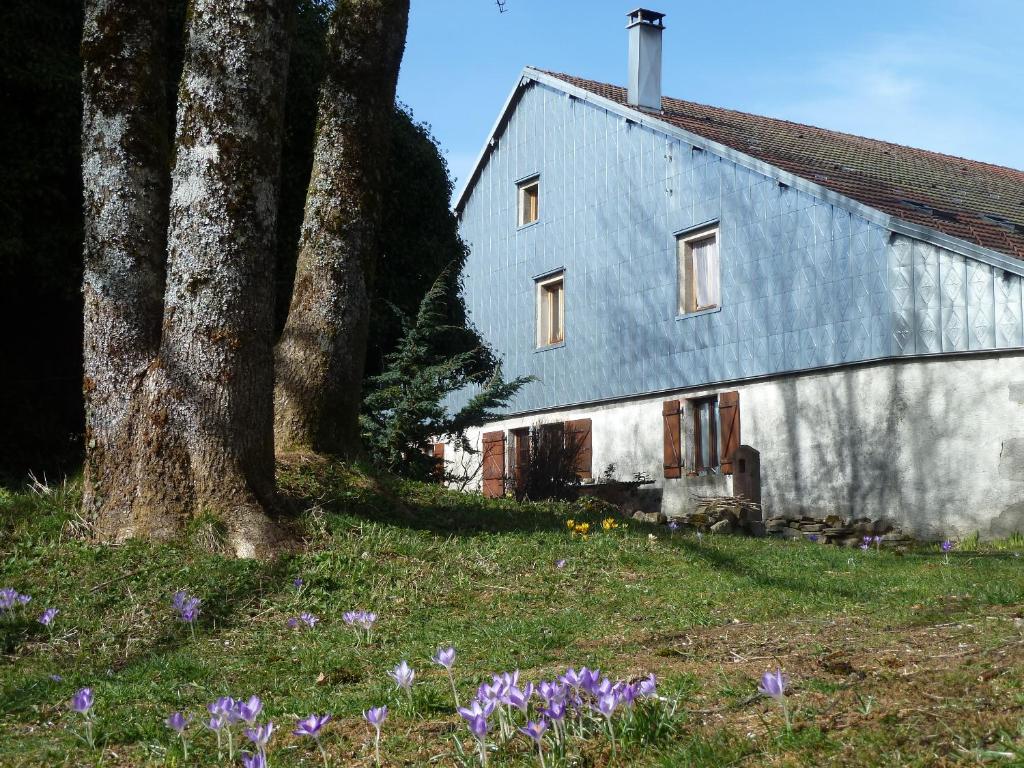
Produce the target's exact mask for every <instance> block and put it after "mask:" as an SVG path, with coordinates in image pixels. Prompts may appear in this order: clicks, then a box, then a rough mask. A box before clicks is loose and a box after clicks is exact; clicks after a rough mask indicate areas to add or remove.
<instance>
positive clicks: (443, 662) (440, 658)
mask: <svg viewBox="0 0 1024 768" xmlns="http://www.w3.org/2000/svg"><path fill="white" fill-rule="evenodd" d="M430 660H431V661H433V662H434V663H435V664H438V665H440V666H442V667H444V668H445V669H447V670H448V671H449V672H450V671H451V669H452V665H453V664H454V663H455V649H454V648H452V647H451V646H449V647H447V648H438V649H437V653H435V654H434V655H433V656H431V657H430Z"/></svg>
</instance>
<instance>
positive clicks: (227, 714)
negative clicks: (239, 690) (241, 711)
mask: <svg viewBox="0 0 1024 768" xmlns="http://www.w3.org/2000/svg"><path fill="white" fill-rule="evenodd" d="M235 707H236V705H235V700H234V699H233V698H231V697H230V696H221V697H220V698H218V699H217V700H216V701H214V702H211V703H210V704H207V705H206V709H207V710H208V711H209V713H210V714H211V715H221V716H222V717H223V718H224V719H225V720H233V719H235V718H234V717H232V716H233V715H234V714H235Z"/></svg>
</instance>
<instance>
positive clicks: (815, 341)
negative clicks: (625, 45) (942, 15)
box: [450, 82, 1024, 412]
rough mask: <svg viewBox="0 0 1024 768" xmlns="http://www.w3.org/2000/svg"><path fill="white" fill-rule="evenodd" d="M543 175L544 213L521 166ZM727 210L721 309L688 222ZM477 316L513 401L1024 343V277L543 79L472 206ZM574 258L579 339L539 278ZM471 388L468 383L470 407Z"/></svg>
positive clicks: (471, 278)
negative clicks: (545, 332) (541, 299)
mask: <svg viewBox="0 0 1024 768" xmlns="http://www.w3.org/2000/svg"><path fill="white" fill-rule="evenodd" d="M533 174H540V215H539V220H538V221H537V222H536V223H534V224H531V225H527V226H525V227H517V226H516V224H517V209H516V206H517V194H516V182H517V181H518V180H520V179H523V178H526V177H529V176H531V175H533ZM708 222H718V224H719V227H720V230H719V232H720V234H719V237H720V254H721V296H722V300H721V304H722V306H721V309H720V310H719V311H714V312H710V313H706V314H697V315H692V316H682V317H679V316H677V311H676V310H677V305H678V296H677V290H678V286H677V263H676V261H677V256H676V233H678V232H680V231H685V230H687V229H691V228H694V227H697V226H700V225H702V224H705V223H708ZM461 232H462V235H463V237H464V238H465V240H466V242H467V243H468V244H469V247H470V257H469V260H468V262H467V264H466V269H465V273H464V279H465V291H466V300H467V305H468V308H469V312H470V317H471V319H472V321H473V322H474V323H475V324H476V326H477V327H478V328H479V330H480V331H481V333H482V334H483V336H484V338H485V339H487V341H488V342H489V343H490V344H492V346H493V347H494V349H495V350H496V351H497V352H498V353H499V354H500V355H501V356H502V357H503V358H504V361H505V370H504V372H505V374H506V376H507V377H509V378H511V377H513V376H520V375H533V376H536V377H537V379H538V381H536V382H534V383H532V384H529V385H527V386H526V387H525V388H524V389H523V390H522V391H521V393H520V394H519V396H518V397H517V398H516V400H515V401H514V402H513V403H512V407H511V409H510V410H511V411H512V412H521V411H530V410H537V409H543V408H551V407H557V406H564V405H569V404H576V403H584V402H592V401H598V400H605V399H610V398H619V397H628V396H634V395H639V394H643V393H647V392H655V391H659V390H667V389H679V388H685V387H691V386H693V387H696V386H704V385H709V384H714V383H717V382H725V381H730V380H736V379H744V378H749V377H754V376H762V375H767V374H778V373H785V372H791V371H792V372H795V371H804V370H808V369H813V368H819V367H823V366H832V365H836V364H841V363H852V362H858V361H864V360H871V359H877V358H882V357H889V356H903V355H921V354H931V353H940V352H958V351H968V350H980V349H997V348H1000V349H1001V348H1010V347H1019V346H1021V344H1022V343H1024V324H1022V323H1024V306H1022V288H1021V278H1020V277H1019V276H1016V275H1012V274H1009V273H1006V272H1004V271H1003V270H1001V269H999V268H998V267H993V266H990V265H988V264H984V263H981V262H979V261H976V260H974V259H971V258H968V257H964V256H962V255H960V254H957V253H953V252H951V251H948V250H945V249H943V248H941V247H938V246H936V245H933V244H930V243H925V242H921V241H917V240H913V239H911V238H909V237H907V236H905V235H901V234H895V233H891V232H890V231H888V230H887V229H885V228H883V227H881V226H879V225H877V224H874V223H871V222H868V221H866V220H864V219H863V218H861V217H859V216H857V215H855V214H852V213H850V212H849V211H846V210H844V209H842V208H839V207H837V206H835V205H833V204H831V203H828V202H824V201H822V200H818V199H816V198H815V197H813V196H811V195H809V194H807V193H805V192H802V191H799V190H796V189H793V188H791V187H787V186H784V185H781V184H779V183H778V182H776V181H775V180H773V179H770V178H768V177H766V176H764V175H762V174H760V173H758V172H756V171H754V170H751V169H749V168H746V167H743V166H742V165H739V164H737V163H735V162H733V161H732V160H729V159H725V158H723V157H719V156H717V155H715V154H714V153H712V152H710V151H706V150H701V149H697V148H694V147H691V146H689V145H688V144H686V143H684V142H682V141H680V140H677V139H675V138H674V137H670V136H667V135H665V134H664V133H661V132H659V131H657V130H653V129H651V128H648V127H645V126H642V125H639V124H637V123H634V122H631V121H628V120H626V119H624V118H623V117H622V116H621V115H618V114H615V113H613V112H609V111H607V110H605V109H603V108H601V107H600V106H597V105H594V104H592V103H589V102H586V101H582V100H579V99H575V98H571V97H569V96H567V95H566V94H565V93H564V92H562V91H560V90H557V89H555V88H552V87H550V86H548V85H546V84H543V83H537V82H531V83H530V84H528V85H527V86H526V87H525V90H524V92H523V93H522V94H521V97H520V100H519V102H518V105H517V107H516V108H515V109H514V110H513V111H512V113H511V115H510V117H509V119H508V122H507V124H506V125H505V127H504V130H503V131H502V133H501V134H500V135H499V136H498V141H497V146H496V147H494V149H493V150H492V151H491V153H490V156H489V158H488V160H487V161H486V164H485V166H484V167H483V169H482V171H481V173H480V176H479V178H478V180H477V181H476V183H475V185H474V187H473V189H472V192H471V194H470V195H469V197H468V199H467V200H466V202H465V205H464V208H463V211H462V220H461ZM558 269H564V270H565V343H564V345H562V346H558V347H555V348H550V349H544V350H537V349H536V344H535V340H536V328H535V323H536V305H535V302H536V294H535V282H534V278H535V277H536V276H538V275H542V274H546V273H549V272H551V271H554V270H558ZM461 401H462V398H454V399H453V401H452V403H450V405H457V404H458V403H459V402H461Z"/></svg>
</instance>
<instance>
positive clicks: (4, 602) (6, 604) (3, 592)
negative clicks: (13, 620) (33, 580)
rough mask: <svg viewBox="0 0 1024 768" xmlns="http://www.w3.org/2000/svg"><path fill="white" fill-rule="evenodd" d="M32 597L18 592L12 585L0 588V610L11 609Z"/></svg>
mask: <svg viewBox="0 0 1024 768" xmlns="http://www.w3.org/2000/svg"><path fill="white" fill-rule="evenodd" d="M31 599H32V598H31V597H29V596H28V595H22V594H20V593H19V592H18V591H17V590H16V589H14V588H13V587H4V588H3V589H0V611H5V612H7V611H13V610H14V608H15V607H16V606H19V605H25V603H27V602H28V601H29V600H31Z"/></svg>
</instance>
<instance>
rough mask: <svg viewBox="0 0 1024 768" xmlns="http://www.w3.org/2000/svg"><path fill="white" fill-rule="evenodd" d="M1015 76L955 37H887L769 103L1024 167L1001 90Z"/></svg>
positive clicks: (865, 132) (852, 129) (811, 71)
mask: <svg viewBox="0 0 1024 768" xmlns="http://www.w3.org/2000/svg"><path fill="white" fill-rule="evenodd" d="M1013 73H1014V69H1013V66H1012V65H1011V64H1010V62H1006V61H1001V60H999V59H998V58H996V57H994V56H993V55H991V51H985V50H979V49H977V48H975V47H973V46H971V45H969V44H966V43H962V42H958V41H957V40H956V39H955V38H948V39H945V38H942V39H940V38H936V37H927V38H925V37H921V38H917V39H915V38H912V37H911V38H907V37H903V38H900V39H881V40H877V41H874V42H873V43H869V44H866V45H864V46H862V47H861V48H860V49H857V50H850V51H839V52H832V53H830V54H828V55H827V56H824V57H822V58H821V59H819V60H818V61H817V62H815V63H813V64H812V65H811V66H810V67H809V68H808V69H807V70H805V71H804V72H803V73H801V75H800V76H799V77H791V78H787V81H786V84H785V86H784V87H785V88H786V89H787V90H788V91H789V93H790V94H792V96H791V97H790V98H789V100H788V101H783V102H781V103H776V104H774V105H772V106H770V107H769V106H767V105H765V107H766V108H767V109H770V110H771V113H772V114H774V115H778V116H779V117H785V118H787V119H791V120H796V121H799V122H805V123H810V124H812V125H818V126H821V127H824V128H832V129H834V130H840V131H845V132H848V133H855V134H859V135H862V136H869V137H871V138H877V139H884V140H887V141H893V142H896V143H899V144H907V145H911V146H916V147H922V148H925V149H931V150H934V151H937V152H945V153H948V154H953V155H960V156H964V157H970V158H972V159H977V160H984V161H987V162H993V163H998V164H1002V165H1010V166H1012V167H1017V168H1021V167H1024V149H1022V148H1021V146H1020V144H1019V142H1018V140H1017V138H1016V133H1017V131H1016V129H1015V128H1013V126H1012V123H1014V122H1015V120H1014V119H1013V117H1012V115H1008V114H1007V113H1006V111H1005V109H1004V105H1005V97H1003V96H1002V95H1001V92H1002V91H1003V90H1004V89H1005V88H1007V87H1010V85H1011V82H1012V80H1013ZM1018 74H1019V72H1018ZM778 92H779V91H778V88H777V87H776V89H775V93H776V94H778Z"/></svg>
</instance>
